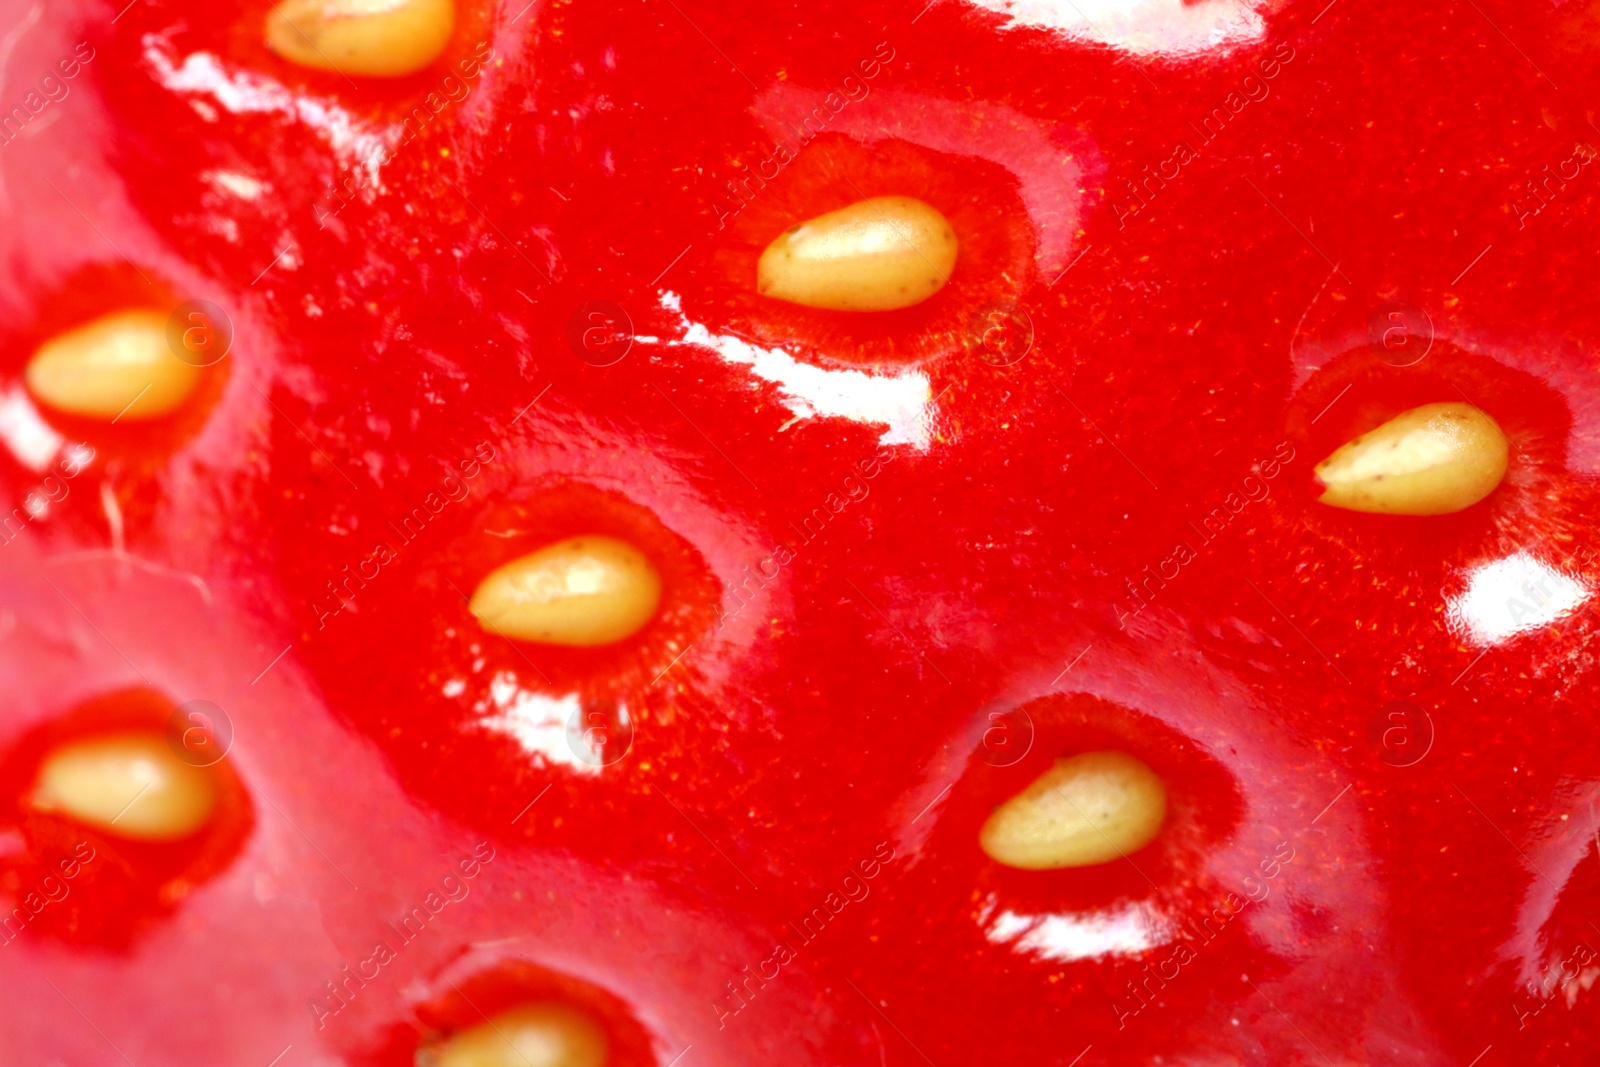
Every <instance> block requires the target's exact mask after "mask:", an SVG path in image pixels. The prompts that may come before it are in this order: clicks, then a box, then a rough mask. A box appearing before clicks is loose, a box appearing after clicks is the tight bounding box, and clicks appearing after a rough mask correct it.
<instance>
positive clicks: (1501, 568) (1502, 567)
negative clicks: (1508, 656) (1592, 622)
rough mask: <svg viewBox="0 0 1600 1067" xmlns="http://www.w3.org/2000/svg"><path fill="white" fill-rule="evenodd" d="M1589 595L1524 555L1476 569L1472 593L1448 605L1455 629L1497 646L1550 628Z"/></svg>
mask: <svg viewBox="0 0 1600 1067" xmlns="http://www.w3.org/2000/svg"><path fill="white" fill-rule="evenodd" d="M1589 596H1590V590H1589V589H1587V588H1586V587H1584V586H1583V585H1582V584H1581V583H1579V582H1578V581H1576V580H1575V579H1573V578H1571V577H1570V576H1568V575H1565V574H1562V573H1561V572H1560V571H1558V570H1556V569H1555V568H1554V567H1552V566H1550V565H1549V564H1548V563H1545V562H1544V561H1543V560H1541V559H1538V558H1536V557H1534V556H1530V555H1528V554H1527V553H1526V552H1518V553H1515V554H1514V555H1510V556H1507V557H1505V558H1504V559H1497V560H1495V561H1493V562H1492V563H1485V564H1483V565H1481V566H1479V567H1477V568H1475V569H1474V570H1473V571H1472V573H1471V575H1469V576H1468V578H1467V590H1466V592H1464V593H1462V594H1461V595H1460V596H1457V597H1454V598H1452V599H1449V600H1448V601H1447V602H1446V603H1447V607H1448V611H1449V616H1448V617H1449V622H1450V627H1451V629H1453V630H1455V631H1456V632H1457V633H1460V634H1464V635H1465V636H1466V637H1467V638H1469V639H1470V640H1473V641H1476V642H1478V643H1480V644H1487V645H1493V644H1499V643H1500V642H1503V641H1506V640H1509V639H1510V638H1512V637H1514V636H1516V635H1517V634H1519V633H1526V632H1527V631H1529V630H1537V629H1539V628H1540V627H1542V626H1548V625H1549V624H1550V623H1552V622H1555V621H1556V620H1557V619H1559V618H1561V616H1563V615H1566V614H1568V613H1569V612H1571V611H1572V609H1573V608H1576V607H1577V606H1578V605H1580V604H1582V603H1583V602H1584V601H1586V600H1588V599H1589Z"/></svg>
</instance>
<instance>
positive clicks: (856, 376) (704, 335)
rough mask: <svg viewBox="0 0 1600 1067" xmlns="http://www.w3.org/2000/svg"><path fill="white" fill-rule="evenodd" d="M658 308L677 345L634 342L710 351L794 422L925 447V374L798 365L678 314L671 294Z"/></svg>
mask: <svg viewBox="0 0 1600 1067" xmlns="http://www.w3.org/2000/svg"><path fill="white" fill-rule="evenodd" d="M661 306H662V307H664V308H666V309H667V310H668V311H672V312H676V313H677V315H678V318H679V320H680V321H681V322H682V324H683V336H682V337H681V338H680V339H678V340H668V339H665V338H658V337H638V338H636V340H638V341H643V342H646V343H655V344H667V345H695V346H696V347H699V348H709V349H711V350H712V351H713V352H715V353H716V354H717V355H719V356H721V357H722V358H723V359H724V360H725V361H727V362H729V363H735V364H738V365H740V366H744V367H749V368H750V369H751V371H753V372H754V373H755V375H756V377H758V378H761V379H763V380H765V381H769V382H771V383H773V384H774V385H776V386H777V387H778V389H779V392H780V399H781V400H782V401H783V406H784V407H786V408H788V409H789V411H790V412H791V413H792V414H793V415H794V416H795V418H797V419H811V418H816V417H818V416H833V417H835V418H844V419H854V420H855V421H857V422H865V423H870V424H874V425H878V426H883V427H885V428H886V429H885V430H884V433H883V434H882V436H881V437H880V438H879V443H881V444H885V445H915V446H916V447H918V448H923V449H925V448H927V447H928V442H929V440H930V436H931V431H930V429H929V426H928V420H927V418H926V417H925V416H926V415H927V413H928V402H929V401H930V400H931V399H932V396H933V390H932V389H931V388H930V387H929V384H928V378H927V375H925V374H923V373H922V372H921V371H918V370H915V369H907V370H903V371H900V372H899V373H896V374H872V373H868V372H867V371H861V370H832V369H829V368H826V367H817V366H813V365H812V364H810V363H802V362H801V361H800V360H798V359H796V358H794V357H793V356H791V355H790V354H789V353H787V352H785V351H784V350H783V349H781V348H760V347H758V346H756V345H753V344H750V343H749V342H748V341H744V340H741V339H740V338H737V337H732V336H729V335H728V334H715V333H712V332H711V331H710V330H709V329H707V328H706V326H705V325H704V324H702V323H698V322H694V321H691V320H690V318H689V316H687V315H685V314H684V313H683V298H682V297H680V296H679V295H678V294H677V293H675V292H671V291H668V292H665V293H662V294H661Z"/></svg>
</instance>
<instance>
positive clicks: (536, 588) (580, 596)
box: [471, 536, 661, 646]
mask: <svg viewBox="0 0 1600 1067" xmlns="http://www.w3.org/2000/svg"><path fill="white" fill-rule="evenodd" d="M660 604H661V577H660V575H658V574H657V573H656V569H655V568H654V567H653V566H651V565H650V561H649V560H648V559H646V558H645V557H644V553H642V552H640V551H639V550H638V549H637V548H634V547H633V546H632V545H630V544H628V543H627V542H626V541H619V540H617V539H616V538H613V537H600V536H585V537H572V538H568V539H567V540H565V541H559V542H557V543H555V544H553V545H546V546H545V547H544V548H541V549H539V551H537V552H532V553H530V554H528V555H526V556H522V557H520V558H518V559H514V560H512V561H511V562H510V563H507V564H506V565H505V566H503V567H500V568H498V569H496V570H494V571H491V572H490V573H489V575H488V576H487V577H485V578H484V579H483V581H481V582H479V583H478V588H477V591H476V592H474V593H473V594H472V605H471V608H472V614H474V615H476V616H477V617H478V621H479V622H480V623H481V624H482V625H483V628H484V629H485V630H489V631H492V632H494V633H498V634H504V635H505V636H507V637H511V638H515V639H516V640H518V641H538V642H541V643H544V644H551V645H580V646H582V645H608V644H611V643H612V642H614V641H621V640H622V639H623V638H625V637H631V636H632V635H633V634H635V633H637V632H638V631H639V629H640V628H641V627H643V626H644V624H645V623H647V622H649V621H650V620H651V618H653V617H654V616H655V613H656V608H658V607H659V606H660Z"/></svg>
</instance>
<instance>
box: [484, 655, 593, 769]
mask: <svg viewBox="0 0 1600 1067" xmlns="http://www.w3.org/2000/svg"><path fill="white" fill-rule="evenodd" d="M491 708H492V709H493V710H495V711H496V712H498V714H494V715H488V716H486V717H485V718H483V719H482V720H480V725H481V726H483V727H484V729H487V730H492V731H494V732H495V733H500V734H504V735H506V736H507V737H510V738H511V739H512V740H514V741H516V743H517V744H518V745H520V746H521V747H522V750H523V751H524V752H526V753H528V755H530V756H533V757H535V758H536V759H538V760H539V761H541V762H543V763H545V764H546V765H557V764H559V765H561V766H564V767H567V768H569V769H571V770H574V771H577V772H578V773H580V774H599V773H600V769H601V768H600V767H599V765H598V764H597V763H590V762H587V761H585V760H582V759H579V758H578V756H577V753H576V752H575V750H574V749H575V746H574V745H573V743H572V742H571V740H570V739H569V738H568V736H567V734H568V730H569V726H568V724H569V723H571V722H573V721H575V718H574V717H575V716H577V715H578V713H579V711H580V702H579V700H578V694H577V693H567V694H565V695H563V696H550V695H549V694H547V693H536V692H534V691H532V690H529V689H524V688H522V687H521V686H520V685H518V684H517V676H516V674H514V673H513V672H511V671H496V672H495V676H494V677H493V678H492V679H490V681H489V698H488V700H486V701H481V702H479V704H478V705H477V707H476V709H475V710H477V711H479V712H488V711H490V710H491ZM578 741H579V743H580V744H581V743H582V738H579V739H578Z"/></svg>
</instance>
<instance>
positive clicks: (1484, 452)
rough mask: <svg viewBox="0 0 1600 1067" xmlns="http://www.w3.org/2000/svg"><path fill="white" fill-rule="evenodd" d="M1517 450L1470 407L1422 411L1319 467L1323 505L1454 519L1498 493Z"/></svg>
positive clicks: (1353, 443)
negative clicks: (1451, 515)
mask: <svg viewBox="0 0 1600 1067" xmlns="http://www.w3.org/2000/svg"><path fill="white" fill-rule="evenodd" d="M1509 453H1510V446H1509V443H1508V442H1507V441H1506V435H1505V434H1504V433H1502V432H1501V431H1500V427H1499V425H1498V424H1497V423H1496V422H1495V421H1494V420H1493V419H1491V418H1490V417H1489V416H1487V415H1485V414H1484V413H1483V412H1482V411H1479V410H1478V409H1477V408H1475V407H1473V406H1472V405H1471V404H1462V403H1443V404H1423V405H1422V406H1421V407H1416V408H1412V409H1411V410H1410V411H1407V412H1403V413H1402V414H1399V415H1396V416H1395V417H1394V418H1392V419H1390V420H1389V421H1388V422H1386V423H1384V424H1383V425H1382V426H1379V427H1378V428H1377V429H1375V430H1370V431H1368V432H1367V433H1364V434H1362V435H1361V436H1360V437H1357V438H1356V439H1355V440H1353V441H1351V442H1349V443H1348V444H1345V445H1343V446H1341V447H1340V448H1339V449H1338V450H1337V451H1335V452H1334V453H1333V454H1332V455H1331V456H1329V457H1328V458H1327V459H1325V460H1323V461H1322V462H1321V463H1319V464H1317V477H1318V478H1320V479H1322V482H1323V484H1324V485H1326V486H1327V489H1326V490H1325V491H1324V492H1323V494H1322V496H1321V497H1320V498H1319V499H1321V501H1322V502H1323V503H1324V504H1331V505H1332V506H1333V507H1336V508H1346V509H1348V510H1350V511H1366V512H1373V513H1375V514H1379V515H1447V514H1449V513H1450V512H1453V511H1460V510H1462V509H1463V508H1469V507H1471V506H1472V505H1474V504H1476V503H1477V502H1478V501H1480V500H1482V499H1483V498H1484V497H1486V496H1488V495H1489V494H1490V493H1492V492H1494V490H1495V487H1496V486H1498V485H1499V484H1500V482H1501V480H1502V479H1503V478H1504V477H1505V476H1506V465H1507V462H1508V461H1509Z"/></svg>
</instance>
